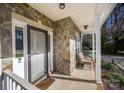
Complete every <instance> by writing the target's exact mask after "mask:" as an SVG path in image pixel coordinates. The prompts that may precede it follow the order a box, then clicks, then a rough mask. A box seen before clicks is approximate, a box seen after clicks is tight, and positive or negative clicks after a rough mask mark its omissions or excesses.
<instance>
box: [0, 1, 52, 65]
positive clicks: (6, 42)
mask: <svg viewBox="0 0 124 93" xmlns="http://www.w3.org/2000/svg"><path fill="white" fill-rule="evenodd" d="M12 12H15V13H17V14H20V15H22V16H24V17H27V18H29V19H31V20H33V21H36V22H38V21H41V23H42V25H45V26H48V27H50V28H53V27H54V22H53V21H52V20H51V19H49V18H48V17H47V16H45V15H44V14H41V13H40V12H38V11H37V10H35V9H33V8H32V7H30V6H28V5H26V4H17V3H16V4H15V3H13V4H7V3H6V4H5V3H4V4H0V32H1V34H0V35H1V58H2V62H3V63H8V62H11V61H12V59H11V58H12V16H11V13H12ZM5 59H6V60H5ZM4 61H6V62H4Z"/></svg>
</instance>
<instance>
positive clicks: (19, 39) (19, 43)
mask: <svg viewBox="0 0 124 93" xmlns="http://www.w3.org/2000/svg"><path fill="white" fill-rule="evenodd" d="M15 29H16V31H15V35H16V36H15V37H16V39H15V40H16V58H19V57H23V28H21V27H15Z"/></svg>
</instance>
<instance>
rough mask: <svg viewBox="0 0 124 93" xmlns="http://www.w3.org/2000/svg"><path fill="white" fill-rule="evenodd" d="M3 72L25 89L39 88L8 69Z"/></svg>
mask: <svg viewBox="0 0 124 93" xmlns="http://www.w3.org/2000/svg"><path fill="white" fill-rule="evenodd" d="M3 74H6V75H7V76H9V77H10V78H12V79H13V80H14V81H15V82H17V83H18V84H20V85H21V86H22V87H24V88H25V89H27V90H39V89H38V88H37V87H35V86H34V85H32V84H30V83H29V82H27V81H25V80H23V79H22V78H20V77H19V76H17V75H16V74H14V73H13V72H11V71H9V70H5V71H3Z"/></svg>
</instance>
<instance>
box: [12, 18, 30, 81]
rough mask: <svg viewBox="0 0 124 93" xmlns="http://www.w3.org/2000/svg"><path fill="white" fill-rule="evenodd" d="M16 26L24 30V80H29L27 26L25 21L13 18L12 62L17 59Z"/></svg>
mask: <svg viewBox="0 0 124 93" xmlns="http://www.w3.org/2000/svg"><path fill="white" fill-rule="evenodd" d="M15 26H18V27H21V28H23V47H24V79H25V80H27V62H28V59H27V56H28V55H27V27H26V26H27V24H26V23H25V22H23V21H20V20H17V19H14V18H12V58H13V59H12V60H13V61H14V60H15V59H16V48H15Z"/></svg>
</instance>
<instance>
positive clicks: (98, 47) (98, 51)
mask: <svg viewBox="0 0 124 93" xmlns="http://www.w3.org/2000/svg"><path fill="white" fill-rule="evenodd" d="M96 18H97V20H96V82H97V83H101V20H100V17H99V16H97V17H96Z"/></svg>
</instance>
